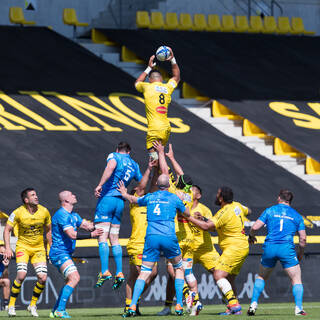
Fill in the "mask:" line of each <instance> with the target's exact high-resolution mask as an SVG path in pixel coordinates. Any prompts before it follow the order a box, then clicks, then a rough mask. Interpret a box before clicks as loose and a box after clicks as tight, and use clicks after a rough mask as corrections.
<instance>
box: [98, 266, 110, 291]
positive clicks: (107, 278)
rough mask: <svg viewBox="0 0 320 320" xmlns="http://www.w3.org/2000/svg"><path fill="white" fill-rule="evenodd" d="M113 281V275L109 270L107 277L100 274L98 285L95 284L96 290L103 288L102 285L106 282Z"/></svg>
mask: <svg viewBox="0 0 320 320" xmlns="http://www.w3.org/2000/svg"><path fill="white" fill-rule="evenodd" d="M111 279H112V274H111V273H110V272H109V270H107V271H106V273H105V275H102V273H101V272H99V273H98V279H97V283H96V284H95V288H100V287H102V285H103V284H104V282H105V281H106V280H111Z"/></svg>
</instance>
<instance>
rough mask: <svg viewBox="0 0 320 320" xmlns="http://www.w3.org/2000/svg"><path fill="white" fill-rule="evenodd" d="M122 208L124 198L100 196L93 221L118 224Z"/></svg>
mask: <svg viewBox="0 0 320 320" xmlns="http://www.w3.org/2000/svg"><path fill="white" fill-rule="evenodd" d="M123 209H124V200H123V199H122V198H120V197H106V196H105V197H102V198H100V199H99V200H98V203H97V206H96V212H95V214H94V222H95V223H97V222H110V223H111V224H120V223H121V218H122V212H123Z"/></svg>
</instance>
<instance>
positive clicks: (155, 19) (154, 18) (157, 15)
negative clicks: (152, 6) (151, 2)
mask: <svg viewBox="0 0 320 320" xmlns="http://www.w3.org/2000/svg"><path fill="white" fill-rule="evenodd" d="M163 26H164V19H163V15H162V12H151V21H150V26H149V29H153V30H159V29H163Z"/></svg>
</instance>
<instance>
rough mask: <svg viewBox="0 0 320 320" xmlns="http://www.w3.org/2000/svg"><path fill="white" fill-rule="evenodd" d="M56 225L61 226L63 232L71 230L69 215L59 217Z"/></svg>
mask: <svg viewBox="0 0 320 320" xmlns="http://www.w3.org/2000/svg"><path fill="white" fill-rule="evenodd" d="M58 224H59V225H60V226H61V228H62V230H63V231H66V230H67V229H69V228H73V226H72V221H71V216H70V215H69V214H68V215H65V216H63V215H60V217H59V219H58Z"/></svg>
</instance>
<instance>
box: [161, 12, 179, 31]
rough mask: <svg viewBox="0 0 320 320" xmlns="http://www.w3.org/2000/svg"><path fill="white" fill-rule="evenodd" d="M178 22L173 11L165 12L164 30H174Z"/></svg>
mask: <svg viewBox="0 0 320 320" xmlns="http://www.w3.org/2000/svg"><path fill="white" fill-rule="evenodd" d="M178 26H179V22H178V16H177V14H176V13H175V12H167V13H166V19H165V24H164V29H165V30H176V29H178Z"/></svg>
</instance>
